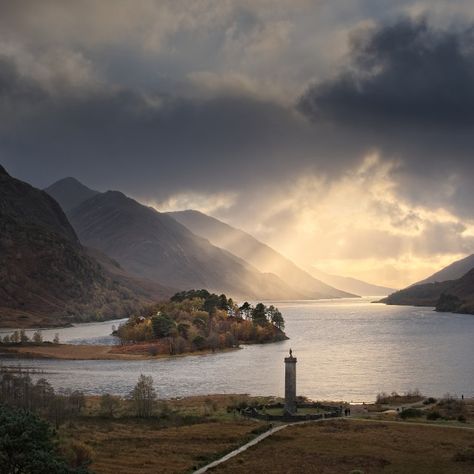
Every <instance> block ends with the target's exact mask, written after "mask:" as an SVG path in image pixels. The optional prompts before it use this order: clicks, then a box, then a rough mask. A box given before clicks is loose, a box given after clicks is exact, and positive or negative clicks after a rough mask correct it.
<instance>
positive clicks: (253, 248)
mask: <svg viewBox="0 0 474 474" xmlns="http://www.w3.org/2000/svg"><path fill="white" fill-rule="evenodd" d="M168 214H169V215H170V216H171V217H173V219H176V220H177V221H178V222H180V223H181V224H183V225H184V226H186V227H187V228H188V229H189V230H191V231H192V232H194V233H195V234H197V235H199V236H201V237H204V238H206V239H208V240H209V241H210V242H211V243H213V244H214V245H216V246H218V247H221V248H223V249H225V250H228V251H229V252H231V253H232V254H234V255H236V256H238V257H240V258H242V259H243V260H245V261H247V262H249V263H250V264H252V265H254V266H255V267H256V268H258V269H260V270H262V271H265V272H271V273H274V274H275V275H278V276H279V277H280V278H281V279H282V280H284V281H285V282H286V283H287V284H288V285H290V286H292V287H294V288H297V289H298V290H299V291H301V292H304V293H305V294H306V295H308V296H309V297H310V298H314V299H320V298H346V297H352V296H356V295H354V294H351V293H349V292H346V291H342V290H339V289H337V288H334V287H332V286H329V285H327V284H326V283H323V282H322V281H320V280H319V279H316V278H314V277H313V276H312V275H310V274H309V273H308V272H306V271H304V270H302V269H301V268H299V267H298V266H297V265H295V264H294V263H293V262H292V261H291V260H289V259H288V258H286V257H284V256H283V255H281V254H280V253H278V252H277V251H276V250H274V249H272V248H271V247H269V246H268V245H266V244H264V243H262V242H260V241H259V240H257V239H256V238H255V237H252V236H251V235H250V234H247V233H246V232H243V231H242V230H239V229H236V228H235V227H232V226H230V225H228V224H225V223H224V222H222V221H220V220H218V219H216V218H214V217H211V216H208V215H206V214H203V213H202V212H199V211H194V210H187V211H178V212H170V213H168ZM381 294H387V293H381Z"/></svg>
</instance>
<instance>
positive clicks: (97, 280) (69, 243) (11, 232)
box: [0, 166, 169, 327]
mask: <svg viewBox="0 0 474 474" xmlns="http://www.w3.org/2000/svg"><path fill="white" fill-rule="evenodd" d="M124 277H125V276H124V275H122V276H117V277H116V278H115V277H113V276H112V275H111V274H110V273H109V272H107V271H106V269H104V267H102V266H101V265H100V264H99V263H98V262H97V260H96V259H95V258H93V257H91V256H90V255H89V254H88V253H87V250H86V249H84V248H83V247H82V245H81V244H80V243H79V240H78V238H77V236H76V233H75V231H74V230H73V228H72V226H71V225H70V223H69V221H68V219H67V217H66V216H65V214H64V212H63V211H62V209H61V207H60V206H59V204H58V203H57V202H56V201H55V200H54V199H53V198H52V197H50V196H49V195H48V194H47V193H45V192H43V191H40V190H38V189H36V188H34V187H32V186H30V185H29V184H27V183H24V182H22V181H20V180H18V179H15V178H13V177H11V176H10V175H9V174H8V173H7V172H6V171H5V169H4V168H2V167H1V166H0V325H1V326H3V327H12V326H13V327H14V326H17V327H26V326H51V325H62V324H66V323H69V322H71V321H81V320H96V319H106V318H107V319H110V318H114V317H122V316H128V315H129V314H130V313H131V312H132V311H134V310H135V309H138V308H140V307H141V306H142V304H143V303H144V299H143V298H142V297H141V296H137V295H136V294H135V293H134V292H133V291H131V290H130V289H129V288H127V287H126V286H124V285H123V284H122V283H121V282H120V279H121V278H124ZM136 284H137V285H139V283H136ZM157 290H158V287H155V289H154V291H157ZM143 291H144V292H145V293H147V291H148V290H143ZM166 293H168V294H169V291H168V290H166V289H165V288H162V294H163V295H165V294H166ZM145 299H146V298H145Z"/></svg>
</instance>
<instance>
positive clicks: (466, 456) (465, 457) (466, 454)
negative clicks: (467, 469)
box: [453, 448, 474, 463]
mask: <svg viewBox="0 0 474 474" xmlns="http://www.w3.org/2000/svg"><path fill="white" fill-rule="evenodd" d="M453 460H454V461H457V462H469V463H474V448H466V449H464V450H463V451H459V452H457V453H456V454H455V455H454V457H453Z"/></svg>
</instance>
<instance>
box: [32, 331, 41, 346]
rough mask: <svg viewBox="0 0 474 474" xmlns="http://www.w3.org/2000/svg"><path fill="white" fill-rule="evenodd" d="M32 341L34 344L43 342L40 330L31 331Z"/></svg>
mask: <svg viewBox="0 0 474 474" xmlns="http://www.w3.org/2000/svg"><path fill="white" fill-rule="evenodd" d="M33 342H34V343H35V344H41V343H42V342H43V335H42V334H41V331H35V332H34V333H33Z"/></svg>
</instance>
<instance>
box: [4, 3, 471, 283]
mask: <svg viewBox="0 0 474 474" xmlns="http://www.w3.org/2000/svg"><path fill="white" fill-rule="evenodd" d="M295 6H296V8H295ZM0 7H1V11H2V15H1V17H0V99H1V100H0V116H1V117H2V118H3V120H2V121H1V125H0V163H1V164H3V165H4V166H5V167H6V169H7V170H8V172H9V173H10V174H11V175H12V176H15V177H18V178H19V179H22V180H25V181H27V182H29V183H31V184H33V185H34V186H38V187H41V188H45V187H47V186H48V185H50V184H52V183H53V182H55V181H57V180H58V179H61V178H63V177H66V176H74V177H75V178H77V179H79V180H80V181H81V182H83V183H84V184H85V185H87V186H89V187H91V188H93V189H97V190H100V191H104V190H107V189H116V190H120V191H123V192H124V193H126V194H127V195H129V196H131V197H133V198H135V199H137V200H138V201H140V202H142V203H144V204H147V205H151V206H153V207H155V208H156V209H158V210H160V211H170V210H182V209H196V210H200V211H202V212H204V213H206V214H209V215H212V216H214V217H216V218H218V219H221V220H223V221H224V222H227V223H229V224H230V225H233V226H235V227H237V228H240V229H242V230H244V231H246V232H248V233H250V234H251V235H253V236H255V237H256V238H258V239H259V240H261V241H263V242H265V243H267V244H268V245H270V246H272V247H273V248H275V249H276V250H278V251H280V252H281V253H282V254H284V255H285V256H287V257H289V258H291V259H292V260H294V261H295V262H296V263H297V264H299V265H300V266H302V267H304V268H308V267H315V268H317V269H319V270H322V271H325V272H328V273H332V274H337V275H343V276H351V277H355V278H360V279H362V280H365V281H368V282H371V283H374V284H379V285H385V286H390V287H395V288H401V287H404V286H407V285H409V284H411V283H413V282H415V281H418V280H421V279H423V278H425V277H427V276H428V275H430V274H432V273H434V272H435V271H437V270H439V269H441V268H442V267H443V266H446V265H448V264H449V263H451V262H453V261H454V260H457V259H459V258H462V257H464V256H466V255H468V254H470V253H473V252H474V210H473V208H472V205H471V203H472V199H473V198H474V188H473V187H472V180H473V178H474V165H473V162H472V157H471V150H472V149H473V145H474V134H473V131H474V130H473V125H474V115H473V110H474V108H473V105H474V80H473V79H474V49H473V48H472V40H473V30H474V29H473V24H474V23H473V22H474V8H473V6H472V3H471V2H468V1H463V0H459V1H453V2H449V3H446V2H443V1H436V0H435V1H430V2H428V1H413V0H412V1H408V0H406V1H405V0H403V1H400V2H390V1H388V0H386V1H385V0H384V1H380V0H379V1H376V0H358V1H354V2H350V4H348V2H343V1H342V0H335V1H334V0H333V1H323V0H313V1H311V0H298V1H294V0H292V1H289V0H277V1H272V2H270V1H267V0H261V1H256V2H250V1H248V2H247V1H243V2H230V1H213V0H208V1H202V2H193V3H191V4H190V3H189V2H182V1H154V0H146V1H143V2H140V3H139V4H137V3H136V2H131V1H127V0H121V1H111V0H105V1H101V2H93V1H84V2H75V3H72V4H68V5H67V6H66V5H65V4H64V3H62V2H58V1H54V0H50V1H44V2H34V1H28V0H25V1H21V2H7V1H2V0H0ZM78 19H80V20H81V21H78Z"/></svg>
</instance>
